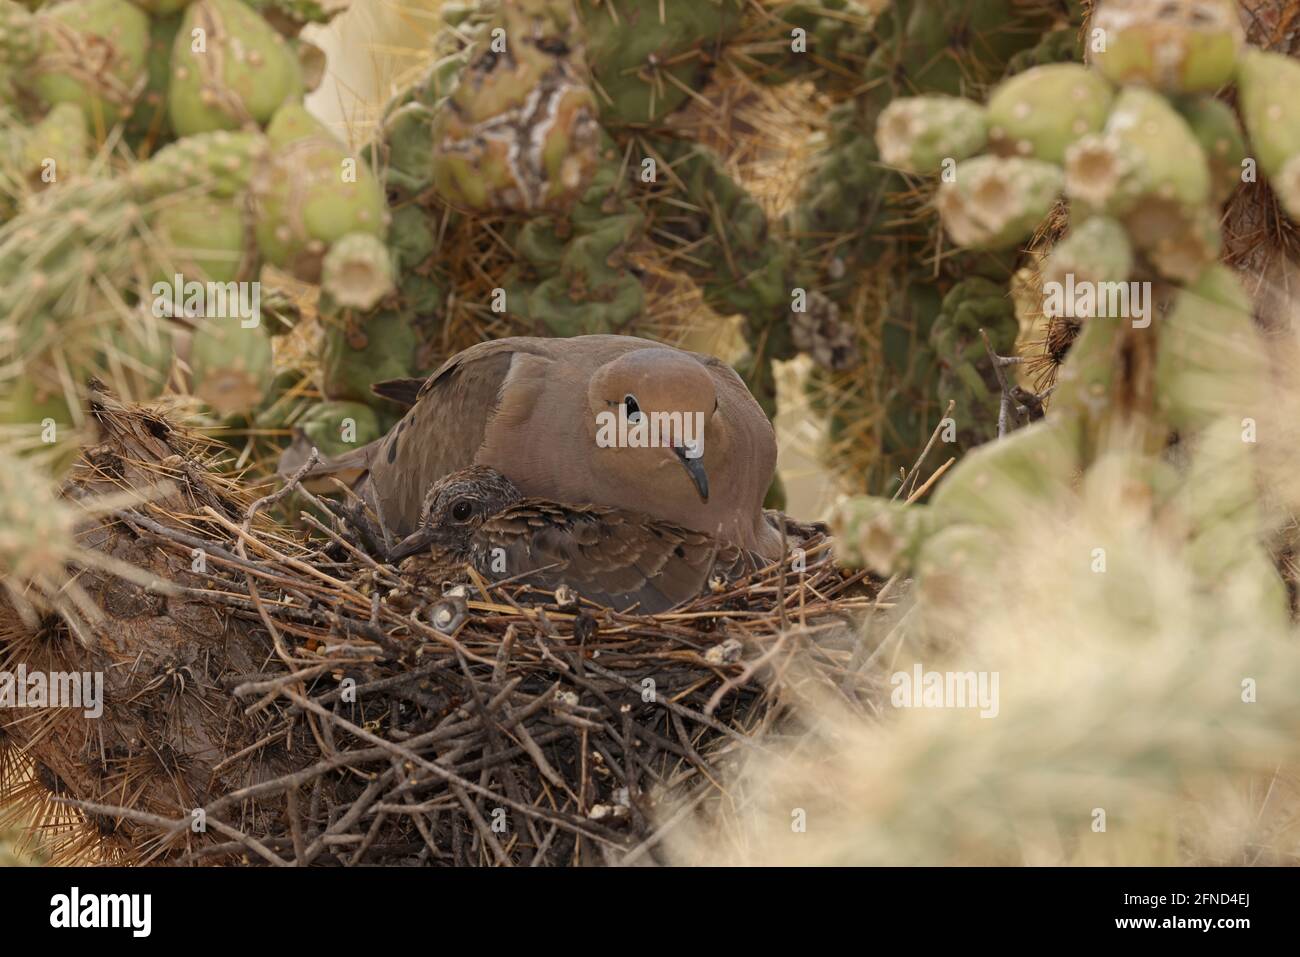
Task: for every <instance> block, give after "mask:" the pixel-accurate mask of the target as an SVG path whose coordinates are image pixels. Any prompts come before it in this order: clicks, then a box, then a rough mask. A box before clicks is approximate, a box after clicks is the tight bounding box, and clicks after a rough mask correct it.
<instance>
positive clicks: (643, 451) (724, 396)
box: [316, 335, 781, 558]
mask: <svg viewBox="0 0 1300 957" xmlns="http://www.w3.org/2000/svg"><path fill="white" fill-rule="evenodd" d="M402 393H403V390H402V389H397V390H396V391H393V389H391V388H390V389H389V390H387V391H386V393H385V394H389V395H401V394H402ZM602 413H604V414H605V417H604V418H602V417H601V414H602ZM674 413H675V414H677V420H676V423H680V427H677V424H676V423H675V422H674V421H673V420H672V418H671V415H672V414H674ZM619 414H622V415H623V416H624V418H625V419H627V420H628V421H629V422H636V421H639V417H640V416H646V417H647V420H646V421H647V426H646V428H647V430H648V431H647V432H646V433H644V434H648V435H652V436H653V440H652V443H651V444H649V445H647V446H644V447H633V446H631V445H630V444H629V442H622V443H620V442H618V441H616V442H614V444H612V445H610V444H608V442H605V444H602V441H604V440H607V439H609V437H610V434H609V431H608V428H607V427H608V426H609V424H610V422H611V419H613V420H617V417H618V415H619ZM692 424H694V425H701V426H702V435H700V436H698V437H696V439H697V442H698V444H691V443H689V442H685V441H682V438H683V436H685V437H686V438H692V437H693V430H692V429H691V428H690V426H691V425H692ZM602 430H604V431H602ZM631 438H632V436H631V432H629V433H628V439H629V441H631ZM697 456H698V457H697ZM470 465H485V466H491V467H492V468H495V469H497V470H499V471H500V472H501V473H502V474H504V475H506V476H508V477H509V478H510V480H511V481H513V482H514V483H515V484H516V486H518V488H519V491H520V492H521V493H522V494H523V495H525V496H530V497H535V498H541V499H545V500H547V501H554V502H575V503H582V504H593V505H603V506H609V507H612V508H622V509H631V510H634V511H637V512H642V513H645V514H647V515H649V516H650V517H652V518H655V519H660V520H663V521H668V522H674V523H677V524H679V525H682V526H684V527H686V528H689V529H694V530H696V531H701V532H705V533H707V534H709V535H712V536H714V537H716V538H718V539H720V540H722V541H725V542H730V543H733V544H735V545H738V546H740V547H742V548H744V549H746V550H749V551H753V552H757V553H758V554H761V555H763V556H764V557H767V558H776V557H779V555H780V554H781V537H780V533H779V531H778V530H777V529H776V528H775V527H774V526H773V525H772V524H771V523H770V522H769V521H768V520H767V519H766V518H765V517H764V515H763V509H762V503H763V497H764V495H765V494H766V492H767V488H768V486H769V485H770V484H771V481H772V476H773V473H774V470H775V467H776V436H775V434H774V432H773V429H772V425H771V423H770V422H768V420H767V417H766V416H765V415H764V414H763V411H762V409H761V408H760V407H759V405H758V403H757V402H756V401H755V400H754V398H753V396H751V395H750V394H749V390H748V389H746V387H745V384H744V382H742V381H741V379H740V377H739V376H738V375H737V374H736V373H735V371H733V370H732V369H731V368H730V367H729V366H728V365H726V364H725V363H724V362H722V361H721V360H718V359H715V358H713V357H711V356H705V355H699V354H697V353H694V352H686V351H684V350H681V349H675V348H672V347H669V346H664V345H660V344H658V343H654V342H651V341H649V340H646V339H638V338H634V337H632V336H612V335H594V336H577V337H574V338H569V339H541V338H524V337H520V338H509V339H497V340H494V341H491V342H483V343H479V344H478V345H475V346H471V347H470V348H468V349H466V350H464V351H463V352H461V353H459V354H457V355H455V356H452V357H451V358H450V359H448V360H447V361H446V362H445V363H443V365H442V366H441V367H440V368H439V369H438V370H437V371H436V372H435V373H434V374H433V375H432V376H430V377H429V378H428V379H427V380H426V381H425V382H424V384H423V386H422V387H421V388H420V389H419V391H418V394H417V395H416V396H415V399H414V404H413V405H412V406H411V408H410V409H409V411H408V412H407V413H406V415H405V416H404V417H403V418H402V419H401V421H399V422H398V423H397V425H396V426H394V427H393V428H392V429H391V430H390V431H389V432H388V434H387V435H386V436H384V437H383V438H381V439H379V440H377V441H375V442H372V443H370V444H369V445H367V446H363V447H362V448H359V449H357V450H355V451H353V452H350V453H348V454H347V455H345V456H342V457H340V458H338V459H335V460H334V461H332V462H329V463H327V464H326V466H325V467H324V468H322V469H317V470H316V474H326V473H331V474H336V475H338V474H340V473H344V474H346V473H348V472H349V471H350V472H351V474H352V475H353V476H356V477H357V478H358V484H357V486H356V488H357V490H358V492H359V493H360V494H361V495H362V496H363V498H365V499H366V500H367V501H368V502H369V503H370V504H371V505H372V506H373V507H374V509H375V511H376V513H377V515H378V517H379V520H380V524H381V525H382V526H383V528H384V529H385V530H386V531H387V532H388V533H389V534H390V535H391V536H392V537H394V538H399V539H400V538H403V537H405V536H407V535H409V534H410V533H411V532H412V531H414V530H415V527H416V525H417V523H418V521H419V518H420V509H421V504H422V503H423V501H424V496H425V492H426V491H427V490H428V488H429V486H430V485H431V484H432V483H433V482H435V481H436V480H438V479H439V478H441V477H443V476H444V475H448V474H449V473H451V472H454V471H457V470H459V469H462V468H466V467H467V466H470Z"/></svg>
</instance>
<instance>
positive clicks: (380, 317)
mask: <svg viewBox="0 0 1300 957" xmlns="http://www.w3.org/2000/svg"><path fill="white" fill-rule="evenodd" d="M418 347H419V338H418V336H417V335H416V333H415V330H414V329H413V328H412V327H411V324H410V323H409V322H407V321H406V319H405V317H403V316H402V315H400V314H399V313H396V312H391V311H381V312H378V313H376V314H374V315H371V316H368V317H367V318H366V321H365V325H364V326H362V327H357V326H354V325H352V324H350V323H344V322H331V323H328V324H327V325H326V328H325V344H324V347H323V351H322V356H321V377H322V381H321V389H322V391H323V392H324V393H325V395H326V396H327V397H329V398H331V399H349V400H351V401H353V402H364V403H369V404H373V403H375V402H377V401H379V400H378V399H377V398H376V396H375V394H374V393H373V392H371V391H370V386H371V385H373V384H374V383H376V382H382V381H384V380H385V379H401V378H405V377H406V376H409V375H411V373H412V372H413V371H414V361H415V353H416V350H417V349H418Z"/></svg>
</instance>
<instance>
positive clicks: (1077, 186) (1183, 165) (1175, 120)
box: [1065, 87, 1210, 220]
mask: <svg viewBox="0 0 1300 957" xmlns="http://www.w3.org/2000/svg"><path fill="white" fill-rule="evenodd" d="M1065 168H1066V191H1067V192H1068V193H1069V195H1070V197H1071V199H1078V200H1080V201H1082V202H1084V203H1086V204H1087V205H1088V207H1089V208H1091V209H1093V210H1096V211H1104V212H1106V213H1108V214H1110V215H1112V216H1123V215H1125V214H1127V213H1129V212H1133V213H1134V215H1136V216H1138V217H1148V218H1152V219H1159V220H1168V219H1170V218H1174V219H1177V216H1178V214H1179V213H1180V212H1182V211H1185V210H1190V209H1195V208H1198V207H1203V206H1205V205H1206V204H1208V203H1209V201H1210V166H1209V163H1208V161H1207V159H1206V156H1205V152H1204V151H1203V150H1202V149H1201V144H1200V141H1199V140H1198V138H1197V136H1196V134H1195V133H1194V132H1193V131H1192V128H1191V126H1189V125H1188V122H1187V121H1186V120H1185V119H1183V117H1181V116H1180V115H1179V114H1178V112H1177V111H1176V110H1174V108H1173V107H1172V106H1171V105H1170V104H1169V101H1168V100H1166V99H1165V98H1164V97H1163V96H1161V95H1160V94H1158V93H1153V92H1151V91H1150V90H1146V89H1143V88H1141V87H1128V88H1126V89H1124V90H1123V91H1122V92H1121V93H1120V95H1119V97H1118V98H1117V99H1116V101H1115V106H1114V108H1113V109H1112V110H1111V113H1110V116H1109V117H1108V118H1107V120H1106V129H1105V131H1104V132H1103V133H1102V134H1092V135H1089V136H1085V137H1083V138H1081V139H1080V140H1079V141H1078V142H1076V143H1074V144H1073V145H1072V146H1071V147H1070V148H1069V149H1068V150H1067V151H1066V166H1065Z"/></svg>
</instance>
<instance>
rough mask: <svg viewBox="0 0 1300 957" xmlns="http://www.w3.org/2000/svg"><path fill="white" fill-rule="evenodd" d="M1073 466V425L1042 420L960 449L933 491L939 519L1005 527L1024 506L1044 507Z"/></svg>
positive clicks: (1066, 481)
mask: <svg viewBox="0 0 1300 957" xmlns="http://www.w3.org/2000/svg"><path fill="white" fill-rule="evenodd" d="M1078 467H1079V452H1078V436H1077V430H1076V426H1075V425H1074V424H1073V422H1072V421H1071V420H1069V419H1062V420H1051V419H1044V420H1041V421H1038V422H1034V423H1033V424H1031V425H1028V426H1026V427H1025V428H1023V429H1019V430H1017V431H1015V432H1012V433H1011V434H1010V435H1008V436H1006V437H1004V438H1001V439H998V440H997V441H995V442H989V443H987V444H985V445H981V446H980V447H979V448H977V449H973V450H971V451H970V452H968V453H966V455H965V457H964V458H963V459H962V460H961V462H959V463H958V464H957V466H956V467H955V468H954V469H953V470H952V471H951V472H950V473H948V475H947V476H945V477H944V478H943V479H942V480H941V481H940V482H939V487H938V488H937V489H936V490H935V493H934V497H933V499H931V508H933V509H934V511H935V512H936V513H937V516H938V517H940V520H941V521H942V522H944V523H951V524H954V525H961V524H975V525H986V526H989V527H992V528H1000V529H1010V528H1013V527H1015V526H1016V524H1017V522H1019V521H1021V520H1023V517H1024V513H1025V511H1026V510H1027V509H1031V508H1034V507H1044V506H1050V505H1051V504H1052V503H1053V502H1055V501H1057V500H1059V498H1060V497H1061V496H1062V495H1063V494H1064V493H1065V492H1067V491H1068V490H1069V488H1070V482H1071V480H1072V479H1073V476H1074V473H1075V472H1076V471H1077V469H1078Z"/></svg>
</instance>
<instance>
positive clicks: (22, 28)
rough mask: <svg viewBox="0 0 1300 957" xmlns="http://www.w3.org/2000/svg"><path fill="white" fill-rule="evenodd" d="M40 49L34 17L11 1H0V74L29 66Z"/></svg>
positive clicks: (39, 39)
mask: <svg viewBox="0 0 1300 957" xmlns="http://www.w3.org/2000/svg"><path fill="white" fill-rule="evenodd" d="M40 49H41V31H40V28H39V26H38V25H37V22H36V17H35V16H33V15H32V12H31V11H30V10H28V9H27V8H26V7H23V6H20V5H19V4H17V3H14V2H13V0H0V74H3V73H7V72H9V71H18V70H23V69H26V68H27V67H29V66H31V64H32V62H33V61H34V60H35V59H36V57H37V55H38V54H39V53H40Z"/></svg>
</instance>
